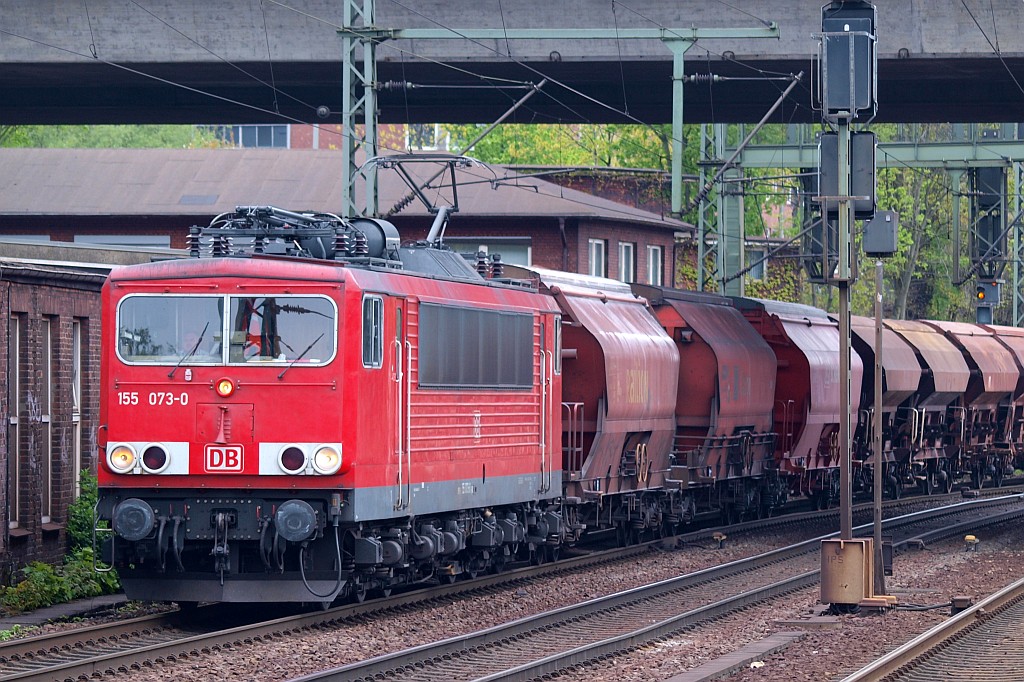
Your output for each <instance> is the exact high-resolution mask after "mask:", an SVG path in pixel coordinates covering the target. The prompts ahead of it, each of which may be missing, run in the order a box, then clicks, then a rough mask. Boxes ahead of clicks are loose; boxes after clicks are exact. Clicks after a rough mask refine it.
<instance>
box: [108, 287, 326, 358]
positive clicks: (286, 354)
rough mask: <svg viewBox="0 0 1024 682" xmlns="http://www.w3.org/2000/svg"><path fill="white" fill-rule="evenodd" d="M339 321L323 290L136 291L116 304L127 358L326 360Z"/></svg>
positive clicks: (120, 352)
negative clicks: (295, 293)
mask: <svg viewBox="0 0 1024 682" xmlns="http://www.w3.org/2000/svg"><path fill="white" fill-rule="evenodd" d="M336 320H337V311H336V309H335V306H334V303H333V302H332V301H331V300H330V299H329V298H327V297H325V296H198V295H197V296H163V295H132V296H127V297H125V298H124V300H122V301H121V304H120V306H119V307H118V311H117V354H118V356H120V358H121V359H122V360H123V361H124V362H126V363H129V364H155V365H161V364H174V365H176V364H179V363H180V364H182V365H223V364H229V365H233V364H250V363H255V362H260V363H277V364H289V363H293V362H294V363H299V364H302V365H307V366H308V365H323V364H326V363H328V362H330V360H331V359H332V358H333V357H334V351H335V344H336V340H337V334H336V329H337V324H336ZM225 339H227V340H228V342H227V343H224V340H225Z"/></svg>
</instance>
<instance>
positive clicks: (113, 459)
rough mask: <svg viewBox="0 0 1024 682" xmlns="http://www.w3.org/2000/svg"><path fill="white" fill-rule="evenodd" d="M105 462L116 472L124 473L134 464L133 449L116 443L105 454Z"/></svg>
mask: <svg viewBox="0 0 1024 682" xmlns="http://www.w3.org/2000/svg"><path fill="white" fill-rule="evenodd" d="M107 464H109V465H110V468H111V469H113V470H114V471H115V472H116V473H119V474H126V473H128V472H129V471H131V469H132V467H134V466H135V451H134V450H132V449H131V447H129V446H127V445H118V446H117V447H116V448H114V449H113V450H111V451H110V454H108V455H107Z"/></svg>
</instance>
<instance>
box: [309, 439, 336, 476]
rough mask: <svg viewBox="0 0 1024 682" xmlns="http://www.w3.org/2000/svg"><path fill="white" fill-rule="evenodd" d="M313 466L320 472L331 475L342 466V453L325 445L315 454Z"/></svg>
mask: <svg viewBox="0 0 1024 682" xmlns="http://www.w3.org/2000/svg"><path fill="white" fill-rule="evenodd" d="M313 468H314V469H315V470H316V472H317V473H318V474H326V475H330V474H333V473H334V472H336V471H337V470H338V469H340V468H341V453H340V452H338V451H337V450H336V449H335V448H333V447H331V446H329V445H325V446H323V447H322V448H319V449H318V450H317V451H316V454H314V455H313Z"/></svg>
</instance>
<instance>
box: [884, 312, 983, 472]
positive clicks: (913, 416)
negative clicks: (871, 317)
mask: <svg viewBox="0 0 1024 682" xmlns="http://www.w3.org/2000/svg"><path fill="white" fill-rule="evenodd" d="M885 327H886V328H887V329H891V330H892V331H894V332H896V334H897V335H898V336H899V337H900V338H901V339H903V340H904V341H906V342H907V343H908V344H909V345H910V346H911V348H913V349H914V354H915V355H916V356H917V363H918V366H919V367H920V368H921V383H920V384H919V385H918V391H917V394H916V395H915V396H914V398H913V399H912V401H911V402H910V404H908V405H907V407H906V409H907V410H908V411H909V414H908V417H909V418H908V419H906V420H904V422H903V425H902V438H904V439H907V437H908V436H909V443H908V447H909V448H910V455H909V457H910V461H911V463H912V464H911V466H912V467H913V469H914V470H923V471H926V472H927V473H928V476H929V479H930V480H931V481H932V482H933V484H934V486H935V487H936V488H938V489H939V490H941V491H944V492H949V491H951V490H952V489H953V484H954V483H955V482H956V480H957V479H958V478H959V477H960V475H961V473H962V471H963V464H964V463H963V462H962V461H961V455H960V445H959V444H960V441H961V440H962V436H961V433H960V430H959V428H956V429H951V428H950V424H953V423H960V422H961V421H962V420H961V419H958V418H957V416H958V415H961V414H962V412H963V404H962V403H963V395H964V393H965V392H966V391H967V382H968V380H969V379H970V369H968V367H967V361H966V360H965V359H964V356H963V353H961V352H960V350H959V349H958V348H957V347H956V346H954V345H953V343H952V342H951V341H950V340H949V339H948V338H946V336H945V335H944V334H943V333H942V332H941V331H939V330H938V329H936V328H935V327H932V326H930V325H927V324H925V323H924V322H918V321H912V320H886V321H885ZM883 352H884V351H883ZM947 414H949V415H950V418H949V419H947Z"/></svg>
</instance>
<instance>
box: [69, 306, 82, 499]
mask: <svg viewBox="0 0 1024 682" xmlns="http://www.w3.org/2000/svg"><path fill="white" fill-rule="evenodd" d="M71 457H72V461H71V475H72V476H73V477H74V480H73V484H72V490H74V499H76V500H77V499H78V497H79V496H80V495H81V494H82V481H81V477H82V321H81V320H74V321H73V322H72V323H71Z"/></svg>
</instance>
